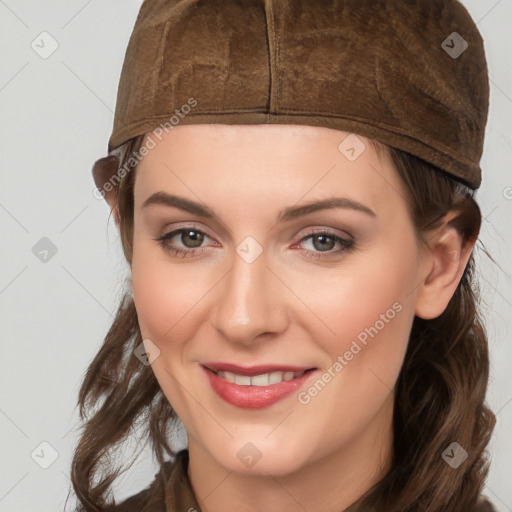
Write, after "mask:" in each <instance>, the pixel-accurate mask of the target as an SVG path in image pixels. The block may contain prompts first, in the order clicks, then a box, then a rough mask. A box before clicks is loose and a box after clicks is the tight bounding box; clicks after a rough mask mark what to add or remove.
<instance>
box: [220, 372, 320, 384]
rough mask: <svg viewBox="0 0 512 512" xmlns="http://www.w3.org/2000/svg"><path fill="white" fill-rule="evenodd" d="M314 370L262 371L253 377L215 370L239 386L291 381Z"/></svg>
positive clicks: (223, 377) (222, 377) (221, 376)
mask: <svg viewBox="0 0 512 512" xmlns="http://www.w3.org/2000/svg"><path fill="white" fill-rule="evenodd" d="M308 371H312V369H310V370H302V371H300V372H271V373H262V374H260V375H253V376H252V377H251V376H249V375H239V374H236V373H233V372H226V371H218V372H213V373H215V374H216V375H217V376H219V377H220V378H221V379H224V380H227V381H228V382H232V383H233V384H238V385H239V386H260V387H262V386H271V385H272V384H280V383H281V382H284V381H289V380H293V379H296V378H298V377H300V376H301V375H304V373H306V372H308Z"/></svg>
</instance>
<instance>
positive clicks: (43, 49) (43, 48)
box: [30, 31, 59, 60]
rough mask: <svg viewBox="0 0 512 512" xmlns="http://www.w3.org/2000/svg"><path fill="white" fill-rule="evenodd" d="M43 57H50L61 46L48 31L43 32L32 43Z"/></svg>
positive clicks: (33, 48) (34, 48)
mask: <svg viewBox="0 0 512 512" xmlns="http://www.w3.org/2000/svg"><path fill="white" fill-rule="evenodd" d="M30 46H31V47H32V50H34V51H35V52H36V53H37V54H38V55H39V57H41V59H44V60H46V59H48V58H49V57H50V56H51V55H52V54H53V53H54V52H55V50H57V48H58V47H59V43H58V42H57V40H56V39H55V38H54V37H53V36H52V35H51V34H49V33H48V32H46V31H45V32H41V33H40V34H39V35H38V36H37V37H36V38H35V39H34V40H33V41H32V43H31V44H30Z"/></svg>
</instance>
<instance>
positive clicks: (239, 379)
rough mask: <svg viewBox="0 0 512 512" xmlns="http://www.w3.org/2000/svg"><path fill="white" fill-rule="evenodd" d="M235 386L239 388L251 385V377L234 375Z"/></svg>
mask: <svg viewBox="0 0 512 512" xmlns="http://www.w3.org/2000/svg"><path fill="white" fill-rule="evenodd" d="M235 384H238V385H239V386H250V385H251V377H249V376H248V375H236V374H235Z"/></svg>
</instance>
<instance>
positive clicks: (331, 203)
mask: <svg viewBox="0 0 512 512" xmlns="http://www.w3.org/2000/svg"><path fill="white" fill-rule="evenodd" d="M151 205H163V206H169V207H174V208H178V209H180V210H183V211H185V212H188V213H193V214H194V215H198V216H200V217H204V218H206V219H210V218H213V217H215V216H216V215H215V213H214V212H213V211H212V210H210V209H208V208H205V207H204V206H203V205H201V204H200V203H197V202H195V201H191V200H190V199H186V198H184V197H180V196H175V195H172V194H168V193H167V192H155V193H154V194H152V195H151V196H149V197H148V198H147V199H146V200H145V201H144V203H143V204H142V208H147V207H148V206H151ZM335 208H344V209H349V210H355V211H358V212H362V213H365V214H367V215H369V216H371V217H377V215H376V214H375V212H374V211H373V210H371V209H370V208H368V207H367V206H365V205H364V204H362V203H360V202H358V201H355V200H353V199H349V198H347V197H331V198H328V199H322V200H319V201H311V202H309V203H305V204H302V205H300V206H288V207H287V208H284V209H283V210H281V211H280V212H279V215H278V217H277V218H278V222H285V221H290V220H294V219H297V218H298V217H302V216H303V215H308V214H309V213H313V212H316V211H319V210H332V209H335Z"/></svg>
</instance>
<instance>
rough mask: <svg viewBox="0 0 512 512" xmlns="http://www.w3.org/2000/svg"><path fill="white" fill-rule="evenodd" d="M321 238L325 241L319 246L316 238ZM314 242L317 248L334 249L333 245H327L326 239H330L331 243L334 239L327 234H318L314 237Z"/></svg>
mask: <svg viewBox="0 0 512 512" xmlns="http://www.w3.org/2000/svg"><path fill="white" fill-rule="evenodd" d="M319 239H323V240H324V242H323V243H321V244H320V245H319V246H318V245H317V244H316V243H315V240H319ZM313 240H314V242H313V245H314V246H315V249H322V248H323V249H332V247H327V248H326V246H325V240H330V242H331V244H332V242H333V241H334V240H333V239H332V238H331V237H329V236H327V235H317V236H316V237H314V239H313Z"/></svg>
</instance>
